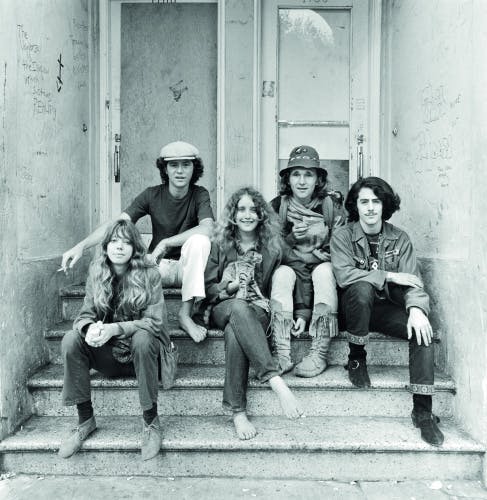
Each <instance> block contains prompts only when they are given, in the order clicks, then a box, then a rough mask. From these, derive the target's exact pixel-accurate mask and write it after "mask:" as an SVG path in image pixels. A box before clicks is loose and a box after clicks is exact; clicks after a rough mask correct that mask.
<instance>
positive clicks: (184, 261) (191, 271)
mask: <svg viewBox="0 0 487 500" xmlns="http://www.w3.org/2000/svg"><path fill="white" fill-rule="evenodd" d="M210 249H211V243H210V238H208V236H205V235H204V234H193V235H192V236H190V237H189V238H188V239H187V240H186V242H185V243H184V245H183V246H182V247H181V258H180V259H179V260H172V259H161V260H160V262H159V272H160V273H161V276H162V286H163V287H164V288H179V287H181V295H182V301H183V302H187V301H188V300H191V299H202V298H204V297H205V296H206V295H205V268H206V263H207V261H208V256H209V255H210Z"/></svg>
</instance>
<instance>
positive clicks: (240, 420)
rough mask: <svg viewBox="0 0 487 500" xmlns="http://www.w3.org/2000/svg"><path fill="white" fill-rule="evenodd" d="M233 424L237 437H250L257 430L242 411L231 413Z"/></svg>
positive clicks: (253, 435) (254, 434)
mask: <svg viewBox="0 0 487 500" xmlns="http://www.w3.org/2000/svg"><path fill="white" fill-rule="evenodd" d="M233 425H235V431H236V432H237V436H238V438H239V439H252V438H253V437H255V436H256V434H257V430H256V429H255V427H254V426H253V425H252V424H251V423H250V421H249V419H248V418H247V414H246V413H245V412H244V411H239V412H237V413H234V414H233Z"/></svg>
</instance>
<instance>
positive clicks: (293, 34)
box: [260, 0, 380, 199]
mask: <svg viewBox="0 0 487 500" xmlns="http://www.w3.org/2000/svg"><path fill="white" fill-rule="evenodd" d="M369 3H370V5H369ZM377 10H379V16H377V12H376V11H377ZM371 13H372V15H371ZM377 17H379V19H380V3H378V2H373V1H372V0H370V2H369V1H368V0H343V1H341V0H337V1H334V0H265V1H264V2H262V60H261V76H262V89H261V147H260V151H261V155H260V157H261V169H260V171H261V176H262V179H261V185H262V189H263V191H264V194H265V196H266V198H267V199H271V198H272V197H274V196H275V195H276V193H277V192H278V180H279V170H280V168H281V167H282V166H283V165H285V164H286V163H287V159H288V157H289V153H290V151H291V150H292V149H293V147H295V146H298V145H304V144H306V145H309V146H313V147H314V148H315V149H317V151H318V153H319V156H320V160H321V164H322V165H323V166H324V167H325V168H326V169H327V171H328V186H329V188H331V189H338V190H340V191H341V192H342V193H343V194H346V193H347V191H348V188H349V186H350V184H351V183H353V182H354V181H355V180H357V178H358V177H360V176H366V175H370V174H371V173H373V172H374V171H378V165H377V164H376V159H374V162H373V161H371V160H372V157H371V153H372V151H374V150H375V149H376V147H377V146H376V144H372V143H371V142H372V139H373V137H371V135H370V133H369V131H370V128H371V126H373V127H377V128H378V116H379V109H378V102H379V99H378V93H379V81H378V80H379V78H378V76H377V81H376V82H374V81H373V77H375V76H376V73H377V71H378V68H374V67H372V62H373V61H375V60H376V59H377V51H380V43H378V44H377V45H376V46H372V45H371V44H370V43H369V42H370V41H371V33H370V27H371V22H372V20H374V19H377ZM373 30H374V32H377V31H378V33H379V39H380V22H379V25H378V26H374V27H373ZM372 41H374V39H373V38H372ZM377 64H378V63H377Z"/></svg>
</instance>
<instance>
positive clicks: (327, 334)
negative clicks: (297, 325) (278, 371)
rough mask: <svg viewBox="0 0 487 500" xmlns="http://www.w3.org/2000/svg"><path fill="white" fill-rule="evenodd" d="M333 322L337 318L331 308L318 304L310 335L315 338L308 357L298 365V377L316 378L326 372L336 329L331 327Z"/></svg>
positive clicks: (312, 319) (314, 312) (296, 372)
mask: <svg viewBox="0 0 487 500" xmlns="http://www.w3.org/2000/svg"><path fill="white" fill-rule="evenodd" d="M332 322H336V318H335V317H334V315H333V314H332V313H331V308H330V306H328V305H326V304H316V306H315V308H314V310H313V317H312V318H311V324H310V327H309V334H310V335H311V337H313V341H312V343H311V348H310V350H309V353H308V354H307V356H305V357H304V358H303V359H302V360H301V362H300V363H298V364H297V365H296V368H295V370H294V373H295V375H297V376H298V377H316V375H319V374H320V373H321V372H323V371H325V370H326V367H327V366H328V361H327V354H328V350H329V348H330V342H331V333H332V329H333V328H334V327H333V326H332V325H331V323H332Z"/></svg>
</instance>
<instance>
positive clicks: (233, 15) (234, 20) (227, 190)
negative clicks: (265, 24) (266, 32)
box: [223, 0, 255, 202]
mask: <svg viewBox="0 0 487 500" xmlns="http://www.w3.org/2000/svg"><path fill="white" fill-rule="evenodd" d="M254 35H255V33H254V0H252V1H246V2H242V1H241V0H225V54H224V58H225V97H224V100H225V104H224V106H225V112H224V118H223V119H224V123H225V126H224V134H225V156H224V160H223V175H224V197H223V198H224V202H225V201H226V200H227V199H228V197H229V196H230V195H231V194H232V193H233V192H234V191H235V190H236V189H238V188H239V187H241V186H244V185H250V184H253V183H254V174H253V169H254V168H255V166H254V165H253V92H254V76H253V75H254V67H253V61H254Z"/></svg>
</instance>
